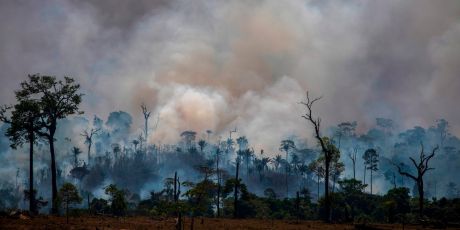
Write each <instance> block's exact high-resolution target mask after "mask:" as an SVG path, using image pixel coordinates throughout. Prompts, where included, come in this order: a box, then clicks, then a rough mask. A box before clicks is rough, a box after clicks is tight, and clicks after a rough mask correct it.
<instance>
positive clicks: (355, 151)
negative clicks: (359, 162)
mask: <svg viewBox="0 0 460 230" xmlns="http://www.w3.org/2000/svg"><path fill="white" fill-rule="evenodd" d="M357 156H358V147H354V148H353V151H352V152H350V153H348V157H349V158H350V160H351V162H352V164H353V179H355V180H356V158H357Z"/></svg>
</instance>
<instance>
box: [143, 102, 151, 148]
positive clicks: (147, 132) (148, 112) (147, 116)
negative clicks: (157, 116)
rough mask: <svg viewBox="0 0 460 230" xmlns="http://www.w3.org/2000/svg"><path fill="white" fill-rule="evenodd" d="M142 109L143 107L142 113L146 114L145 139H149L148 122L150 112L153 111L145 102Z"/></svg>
mask: <svg viewBox="0 0 460 230" xmlns="http://www.w3.org/2000/svg"><path fill="white" fill-rule="evenodd" d="M141 109H142V114H143V115H144V135H145V139H147V138H148V135H149V126H148V123H149V118H150V114H151V113H152V111H149V110H148V109H147V106H146V105H145V104H144V103H142V105H141Z"/></svg>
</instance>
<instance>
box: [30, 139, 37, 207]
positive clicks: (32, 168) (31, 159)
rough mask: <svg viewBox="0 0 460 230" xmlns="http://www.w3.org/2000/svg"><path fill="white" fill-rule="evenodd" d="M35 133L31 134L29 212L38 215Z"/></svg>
mask: <svg viewBox="0 0 460 230" xmlns="http://www.w3.org/2000/svg"><path fill="white" fill-rule="evenodd" d="M34 139H35V136H34V132H33V131H32V132H30V133H29V158H30V161H29V212H30V214H31V215H33V214H36V207H35V204H36V203H35V193H34Z"/></svg>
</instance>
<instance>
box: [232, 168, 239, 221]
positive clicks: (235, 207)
mask: <svg viewBox="0 0 460 230" xmlns="http://www.w3.org/2000/svg"><path fill="white" fill-rule="evenodd" d="M239 168H240V161H239V160H237V161H236V177H235V178H236V181H235V194H234V201H233V207H234V210H233V218H237V216H238V171H239Z"/></svg>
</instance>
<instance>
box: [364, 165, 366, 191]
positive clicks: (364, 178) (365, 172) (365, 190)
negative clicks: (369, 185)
mask: <svg viewBox="0 0 460 230" xmlns="http://www.w3.org/2000/svg"><path fill="white" fill-rule="evenodd" d="M363 184H366V165H364V179H363ZM364 191H366V188H364Z"/></svg>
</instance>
